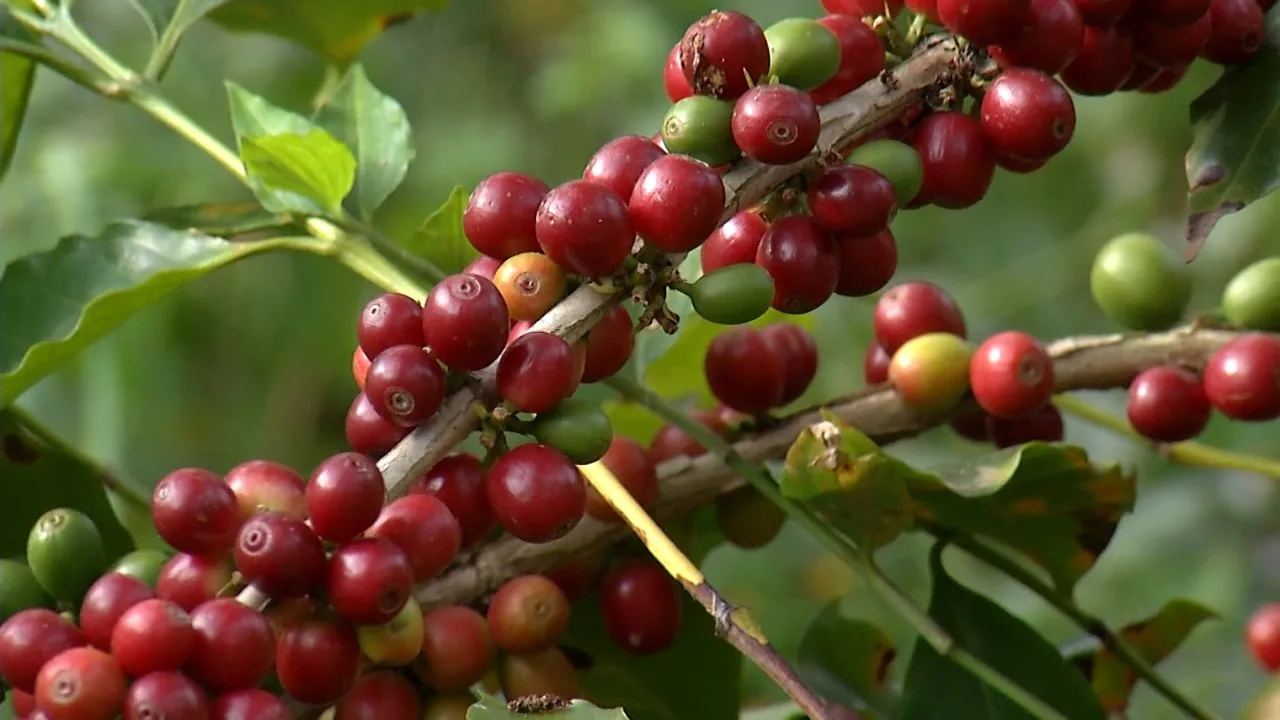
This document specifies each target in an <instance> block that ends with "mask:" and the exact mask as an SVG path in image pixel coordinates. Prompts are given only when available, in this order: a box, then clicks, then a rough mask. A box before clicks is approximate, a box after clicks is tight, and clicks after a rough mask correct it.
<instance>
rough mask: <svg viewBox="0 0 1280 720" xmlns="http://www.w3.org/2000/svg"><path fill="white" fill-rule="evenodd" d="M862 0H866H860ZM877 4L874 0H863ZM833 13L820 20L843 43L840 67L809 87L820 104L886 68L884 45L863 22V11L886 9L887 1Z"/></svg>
mask: <svg viewBox="0 0 1280 720" xmlns="http://www.w3.org/2000/svg"><path fill="white" fill-rule="evenodd" d="M856 1H858V2H862V0H856ZM862 4H864V5H873V4H875V3H873V2H871V0H865V2H862ZM827 10H828V12H830V13H832V14H831V15H827V16H826V17H821V18H818V24H819V25H821V26H823V27H825V28H826V29H828V30H830V31H831V32H832V34H834V35H835V36H836V40H837V41H838V42H839V43H840V68H839V69H838V70H836V74H835V75H833V76H832V77H831V79H830V80H827V81H826V82H824V83H822V84H821V85H819V86H818V87H816V88H814V89H812V90H810V91H809V97H811V98H813V101H814V102H815V103H817V104H819V105H826V104H827V103H829V102H832V101H833V100H835V99H836V98H839V97H840V96H842V95H845V94H846V93H850V92H852V91H853V90H854V89H856V88H857V87H858V86H860V85H862V84H863V83H865V82H868V81H869V80H871V79H872V78H875V77H877V76H879V75H880V73H881V72H883V71H884V46H883V45H882V44H881V43H880V38H879V37H877V36H876V33H875V31H874V30H872V29H871V27H870V26H869V25H867V24H866V23H864V22H862V19H861V18H862V16H863V15H880V14H882V13H884V4H883V3H880V7H878V8H876V10H875V11H874V12H870V13H843V12H840V11H836V10H831V9H830V8H828V9H827Z"/></svg>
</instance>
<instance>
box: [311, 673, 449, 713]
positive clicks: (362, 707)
mask: <svg viewBox="0 0 1280 720" xmlns="http://www.w3.org/2000/svg"><path fill="white" fill-rule="evenodd" d="M335 708H336V712H335V714H334V718H335V720H426V718H424V716H423V714H422V704H421V702H420V701H419V700H418V693H417V691H415V690H414V687H413V685H412V684H410V683H409V681H408V680H406V679H405V678H404V677H403V676H401V675H399V674H397V673H395V672H392V671H390V670H379V671H377V672H372V673H369V674H367V675H364V676H361V677H360V678H359V679H358V680H356V684H355V686H354V687H352V688H351V690H350V691H349V692H348V693H347V694H346V695H343V696H342V699H341V700H339V701H338V704H337V705H336V706H335Z"/></svg>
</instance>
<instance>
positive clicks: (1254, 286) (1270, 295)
mask: <svg viewBox="0 0 1280 720" xmlns="http://www.w3.org/2000/svg"><path fill="white" fill-rule="evenodd" d="M1222 313H1223V314H1224V315H1226V317H1227V322H1229V323H1231V324H1232V325H1234V326H1236V327H1238V328H1244V329H1246V330H1271V331H1280V257H1270V258H1266V259H1265V260H1259V261H1258V262H1255V263H1253V264H1252V265H1250V266H1249V267H1246V268H1245V269H1243V270H1241V271H1240V272H1239V273H1237V274H1236V276H1235V277H1233V278H1231V282H1229V283H1227V287H1226V289H1225V290H1224V291H1223V292H1222Z"/></svg>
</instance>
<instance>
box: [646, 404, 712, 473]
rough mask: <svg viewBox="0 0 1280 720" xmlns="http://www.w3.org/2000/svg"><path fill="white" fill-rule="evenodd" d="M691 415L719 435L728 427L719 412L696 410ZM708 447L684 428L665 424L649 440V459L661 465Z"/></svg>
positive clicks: (697, 452)
mask: <svg viewBox="0 0 1280 720" xmlns="http://www.w3.org/2000/svg"><path fill="white" fill-rule="evenodd" d="M689 417H690V418H692V419H694V420H696V421H698V422H699V423H701V424H702V425H704V426H705V427H707V428H709V429H710V430H711V431H712V432H714V433H715V434H717V435H721V436H723V435H724V434H725V431H726V430H727V429H728V428H727V426H726V425H725V422H724V420H723V419H722V418H721V417H720V415H719V414H718V413H715V412H709V411H706V410H694V411H692V412H690V413H689ZM706 452H707V449H706V448H704V447H702V445H701V444H699V443H698V441H697V440H694V439H693V438H691V437H689V436H688V435H687V434H685V432H684V431H683V430H681V429H680V428H678V427H676V426H674V425H670V424H668V425H663V426H662V427H661V428H659V429H658V432H657V433H655V434H654V436H653V439H652V440H650V441H649V460H651V461H652V462H653V464H654V465H655V466H656V465H661V464H662V463H664V462H666V461H667V460H670V459H671V458H674V457H681V456H683V457H691V458H695V457H698V456H699V455H703V454H705V453H706Z"/></svg>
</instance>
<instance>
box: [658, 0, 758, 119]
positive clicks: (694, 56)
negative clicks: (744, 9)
mask: <svg viewBox="0 0 1280 720" xmlns="http://www.w3.org/2000/svg"><path fill="white" fill-rule="evenodd" d="M678 47H679V58H678V63H679V66H680V68H681V69H682V70H683V71H684V77H685V80H686V81H688V83H689V86H690V87H691V88H693V91H694V92H695V93H697V94H699V95H709V96H711V97H716V98H721V99H725V100H733V99H735V98H737V97H738V96H740V95H742V94H743V93H745V92H746V91H747V89H748V88H750V87H751V86H752V85H754V84H756V83H757V82H759V81H760V79H761V78H763V77H764V75H765V73H766V72H768V71H769V45H768V43H767V42H766V40H765V34H764V31H763V30H761V29H760V26H759V25H757V24H756V21H755V20H752V19H751V18H750V17H747V16H746V15H743V14H742V13H737V12H724V11H720V10H715V11H712V12H710V13H708V14H707V15H705V16H703V17H702V18H700V19H698V21H697V22H695V23H694V24H693V25H691V26H689V29H688V30H686V31H685V33H684V37H683V38H681V40H680V45H679V46H678Z"/></svg>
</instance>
